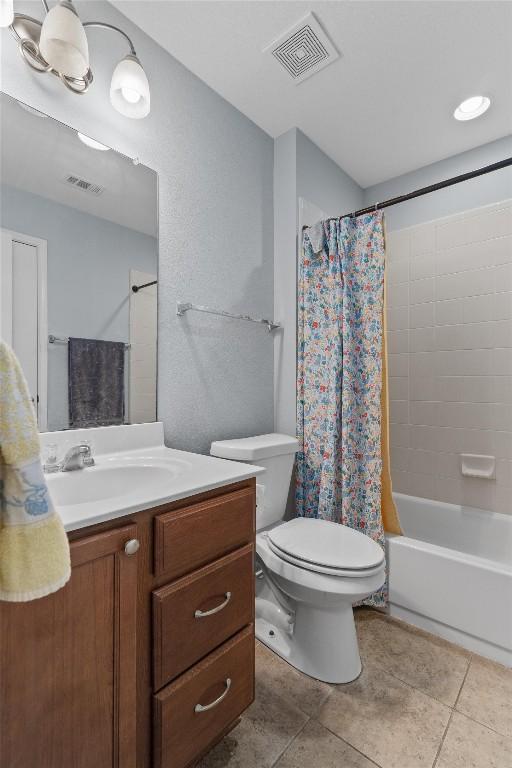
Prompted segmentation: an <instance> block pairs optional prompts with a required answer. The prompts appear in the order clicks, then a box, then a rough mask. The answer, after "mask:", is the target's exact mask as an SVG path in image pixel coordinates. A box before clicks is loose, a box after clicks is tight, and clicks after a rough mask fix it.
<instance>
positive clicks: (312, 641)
mask: <svg viewBox="0 0 512 768" xmlns="http://www.w3.org/2000/svg"><path fill="white" fill-rule="evenodd" d="M297 449H298V442H297V440H296V439H295V438H292V437H288V436H287V435H279V434H269V435H258V436H257V437H248V438H243V439H235V440H219V441H217V442H214V443H212V445H211V450H210V453H211V454H212V456H219V457H221V458H224V459H233V460H238V461H244V462H246V463H249V464H257V465H259V466H260V467H264V468H265V469H266V473H265V474H264V475H262V476H261V486H259V485H258V486H257V502H256V503H257V507H256V530H257V535H256V636H257V637H258V639H259V640H261V642H263V643H265V645H267V646H268V647H269V648H271V649H272V650H273V651H275V652H276V653H277V654H279V656H282V657H283V658H284V659H286V661H288V662H289V663H290V664H292V665H293V666H294V667H296V668H297V669H300V670H301V671H302V672H305V673H306V674H308V675H311V677H315V678H317V679H318V680H323V681H325V682H328V683H348V682H350V681H351V680H354V679H355V678H356V677H357V676H358V675H359V673H360V672H361V660H360V657H359V649H358V644H357V636H356V630H355V625H354V616H353V611H352V606H353V604H354V603H356V602H358V601H359V600H362V599H364V598H365V597H368V595H370V594H371V593H372V592H375V591H376V590H377V589H380V587H381V586H382V585H383V584H384V580H385V559H384V552H383V551H382V549H381V548H380V547H379V545H378V544H377V543H376V542H374V541H373V540H372V539H370V538H369V537H368V536H365V535H364V534H362V533H359V532H358V531H355V530H352V529H351V528H348V527H347V526H344V525H338V524H337V523H331V522H327V521H325V520H316V519H311V518H295V519H293V520H289V521H288V522H285V521H284V516H285V510H286V502H287V496H288V493H289V489H290V480H291V475H292V469H293V464H294V459H295V453H296V452H297Z"/></svg>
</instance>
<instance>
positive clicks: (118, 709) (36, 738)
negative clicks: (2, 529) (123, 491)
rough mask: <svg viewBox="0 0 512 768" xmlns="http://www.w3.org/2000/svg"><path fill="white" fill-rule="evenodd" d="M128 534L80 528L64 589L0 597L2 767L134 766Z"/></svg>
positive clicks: (132, 585)
mask: <svg viewBox="0 0 512 768" xmlns="http://www.w3.org/2000/svg"><path fill="white" fill-rule="evenodd" d="M136 538H137V526H136V525H135V524H130V525H121V526H119V527H117V528H115V529H113V530H111V531H105V532H103V533H98V534H93V535H89V536H88V535H85V536H84V537H83V538H81V539H79V540H78V541H75V542H73V543H72V544H71V564H72V573H71V579H70V580H69V582H68V583H67V584H66V586H65V587H63V588H62V589H60V590H59V591H58V592H55V593H54V594H52V595H48V596H47V597H44V598H41V599H40V600H33V601H31V602H28V603H6V602H2V603H0V765H1V766H2V768H71V766H72V768H93V767H94V768H103V767H105V768H111V766H112V767H113V768H136V709H135V707H134V702H135V695H136V693H135V692H136V671H137V648H136V621H137V558H136V555H133V556H128V555H126V553H125V551H124V548H125V545H126V543H127V542H128V541H130V540H133V539H136Z"/></svg>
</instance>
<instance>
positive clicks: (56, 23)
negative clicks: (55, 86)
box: [39, 0, 89, 79]
mask: <svg viewBox="0 0 512 768" xmlns="http://www.w3.org/2000/svg"><path fill="white" fill-rule="evenodd" d="M39 53H40V54H41V56H42V57H43V58H44V59H45V61H47V62H48V64H49V65H50V66H51V68H52V69H54V70H55V71H56V72H59V73H60V74H61V75H62V76H63V77H71V78H76V79H79V78H83V77H85V75H86V74H87V72H88V71H89V46H88V45H87V37H86V36H85V29H84V28H83V27H82V23H81V21H80V19H79V18H78V14H77V12H76V11H75V9H74V7H73V4H72V3H71V2H69V0H61V2H60V3H59V4H58V5H54V7H53V8H52V9H51V10H50V11H49V12H48V13H47V14H46V16H45V19H44V21H43V26H42V27H41V35H40V38H39Z"/></svg>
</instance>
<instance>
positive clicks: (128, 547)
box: [124, 539, 140, 555]
mask: <svg viewBox="0 0 512 768" xmlns="http://www.w3.org/2000/svg"><path fill="white" fill-rule="evenodd" d="M139 547H140V541H139V540H138V539H129V540H128V541H127V542H126V544H125V545H124V551H125V553H126V554H127V555H134V554H135V553H136V552H137V551H138V549H139Z"/></svg>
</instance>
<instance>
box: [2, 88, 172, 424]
mask: <svg viewBox="0 0 512 768" xmlns="http://www.w3.org/2000/svg"><path fill="white" fill-rule="evenodd" d="M0 108H1V187H0V225H1V237H2V241H1V251H0V335H1V337H2V338H3V339H4V340H5V341H6V342H7V343H8V344H10V345H11V346H12V347H13V349H14V351H15V352H16V354H17V356H18V358H19V360H20V362H21V365H22V367H23V370H24V373H25V377H26V379H27V382H28V385H29V389H30V392H31V395H32V397H33V401H34V405H35V407H36V410H37V418H38V423H39V429H40V430H41V431H46V430H56V429H73V428H77V427H93V426H103V425H111V424H129V423H140V422H148V421H154V420H155V419H156V366H157V362H156V361H157V279H158V275H157V273H158V205H157V183H158V182H157V175H156V173H155V172H154V171H152V170H151V169H149V168H146V167H145V166H143V165H139V164H136V163H134V161H132V160H131V159H129V158H127V157H125V156H123V155H121V154H119V153H117V152H115V151H113V150H112V149H110V148H108V147H105V146H104V145H98V144H97V143H96V144H95V143H94V142H91V141H90V140H88V138H87V137H82V138H80V137H81V134H78V133H77V131H76V130H73V129H71V128H69V127H67V126H65V125H63V124H62V123H59V122H57V121H56V120H54V119H52V118H50V117H48V116H47V115H44V114H42V113H41V112H38V111H37V110H34V109H32V108H31V107H28V106H27V105H24V104H22V103H20V102H18V101H16V100H15V99H12V98H11V97H9V96H7V95H6V94H1V101H0ZM84 142H85V143H84ZM140 286H143V287H140ZM134 287H135V289H136V290H133V288H134Z"/></svg>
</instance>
